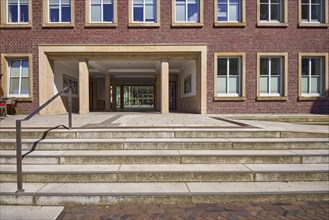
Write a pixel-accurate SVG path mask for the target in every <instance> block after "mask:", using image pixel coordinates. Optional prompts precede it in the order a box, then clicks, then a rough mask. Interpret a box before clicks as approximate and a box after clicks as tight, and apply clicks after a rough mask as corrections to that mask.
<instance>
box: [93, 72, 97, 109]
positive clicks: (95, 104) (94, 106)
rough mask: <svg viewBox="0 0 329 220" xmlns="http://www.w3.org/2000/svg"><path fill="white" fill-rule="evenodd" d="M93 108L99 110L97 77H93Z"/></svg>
mask: <svg viewBox="0 0 329 220" xmlns="http://www.w3.org/2000/svg"><path fill="white" fill-rule="evenodd" d="M93 110H97V79H96V78H93Z"/></svg>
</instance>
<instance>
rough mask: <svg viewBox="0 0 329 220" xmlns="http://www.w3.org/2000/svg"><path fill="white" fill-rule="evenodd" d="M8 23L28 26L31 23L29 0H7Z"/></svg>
mask: <svg viewBox="0 0 329 220" xmlns="http://www.w3.org/2000/svg"><path fill="white" fill-rule="evenodd" d="M6 2H7V9H8V11H7V23H8V24H27V23H28V22H29V4H28V3H29V2H28V0H7V1H6Z"/></svg>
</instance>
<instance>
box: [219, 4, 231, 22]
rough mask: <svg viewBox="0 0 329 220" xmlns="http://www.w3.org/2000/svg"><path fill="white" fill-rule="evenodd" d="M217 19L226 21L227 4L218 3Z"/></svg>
mask: <svg viewBox="0 0 329 220" xmlns="http://www.w3.org/2000/svg"><path fill="white" fill-rule="evenodd" d="M217 16H218V18H217V19H218V21H227V20H228V17H227V16H228V14H227V5H224V4H219V5H218V12H217Z"/></svg>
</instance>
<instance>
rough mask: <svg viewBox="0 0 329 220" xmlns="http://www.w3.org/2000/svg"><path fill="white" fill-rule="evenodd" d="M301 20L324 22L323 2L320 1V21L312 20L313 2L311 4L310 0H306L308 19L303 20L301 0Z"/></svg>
mask: <svg viewBox="0 0 329 220" xmlns="http://www.w3.org/2000/svg"><path fill="white" fill-rule="evenodd" d="M300 4H301V18H300V19H301V22H302V23H315V24H319V23H323V22H324V20H323V19H324V16H323V15H324V14H323V13H324V4H323V0H321V1H320V21H312V6H313V5H315V4H312V0H308V3H307V5H308V17H309V18H308V21H306V20H304V19H303V15H302V14H303V5H305V4H303V1H302V0H301V3H300Z"/></svg>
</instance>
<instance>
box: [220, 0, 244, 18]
mask: <svg viewBox="0 0 329 220" xmlns="http://www.w3.org/2000/svg"><path fill="white" fill-rule="evenodd" d="M240 7H241V6H240V2H239V0H218V8H217V9H218V13H217V21H218V22H225V21H228V22H239V21H240Z"/></svg>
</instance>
